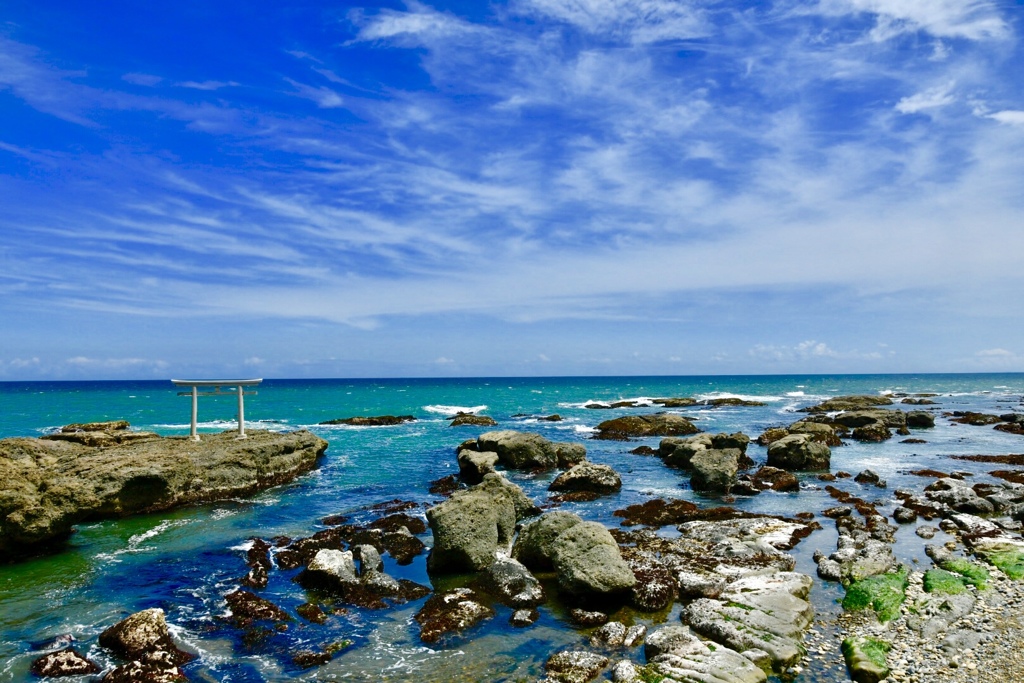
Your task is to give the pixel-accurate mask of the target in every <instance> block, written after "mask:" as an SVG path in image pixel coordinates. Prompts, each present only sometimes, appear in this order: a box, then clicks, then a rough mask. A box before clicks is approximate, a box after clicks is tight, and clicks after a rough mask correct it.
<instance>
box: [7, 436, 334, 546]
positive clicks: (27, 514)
mask: <svg viewBox="0 0 1024 683" xmlns="http://www.w3.org/2000/svg"><path fill="white" fill-rule="evenodd" d="M73 427H74V429H69V428H65V429H63V430H61V432H59V433H58V434H56V435H53V436H52V437H43V438H40V439H34V438H13V439H2V440H0V550H3V551H5V552H14V553H16V554H17V553H20V552H25V551H29V550H31V549H33V548H36V547H38V546H40V545H43V544H47V543H51V542H55V541H59V540H60V539H62V538H63V537H65V536H67V535H68V534H69V533H70V532H71V531H72V528H73V527H74V525H75V524H79V523H82V522H87V521H92V520H98V519H106V518H112V517H124V516H127V515H131V514H136V513H143V512H154V511H158V510H168V509H171V508H176V507H180V506H183V505H188V504H191V503H199V502H205V501H211V500H218V499H222V498H231V497H235V496H241V495H249V494H252V493H255V492H256V491H260V490H263V489H265V488H269V487H271V486H276V485H278V484H282V483H285V482H288V481H291V480H292V479H294V478H295V477H297V476H299V475H301V474H304V473H306V472H309V471H310V470H312V469H313V468H314V467H316V463H317V460H318V458H319V457H320V456H321V455H323V453H324V451H326V450H327V442H326V441H324V440H323V439H321V438H319V437H317V436H314V435H313V434H311V433H309V432H307V431H297V432H291V433H287V434H281V433H274V432H266V431H253V432H249V435H248V438H246V439H237V438H236V432H234V431H228V432H223V433H221V434H210V435H203V437H202V441H198V442H197V441H192V440H190V439H188V438H186V437H161V436H158V435H156V434H150V433H144V432H132V431H129V429H128V423H127V422H108V423H93V424H84V425H74V426H73Z"/></svg>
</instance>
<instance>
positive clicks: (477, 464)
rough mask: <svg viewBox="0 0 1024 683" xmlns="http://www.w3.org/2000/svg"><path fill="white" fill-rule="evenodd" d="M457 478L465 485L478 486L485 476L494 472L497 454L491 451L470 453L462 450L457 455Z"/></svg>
mask: <svg viewBox="0 0 1024 683" xmlns="http://www.w3.org/2000/svg"><path fill="white" fill-rule="evenodd" d="M458 461H459V476H460V477H461V478H462V480H463V481H464V482H466V483H467V484H479V483H480V482H481V481H483V479H484V475H485V474H489V473H491V472H494V471H495V470H494V466H495V465H497V464H498V454H497V453H494V452H493V451H485V452H483V453H481V452H479V451H471V450H468V449H463V450H460V451H459V454H458Z"/></svg>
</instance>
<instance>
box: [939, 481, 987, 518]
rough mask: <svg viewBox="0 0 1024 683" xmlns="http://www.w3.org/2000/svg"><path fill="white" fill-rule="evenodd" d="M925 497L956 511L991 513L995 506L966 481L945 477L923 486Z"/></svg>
mask: <svg viewBox="0 0 1024 683" xmlns="http://www.w3.org/2000/svg"><path fill="white" fill-rule="evenodd" d="M924 495H925V497H927V498H928V499H929V500H932V501H935V502H938V503H942V504H944V505H947V506H949V507H950V508H952V509H953V510H956V511H957V512H967V513H971V514H991V513H993V512H995V506H994V505H993V504H992V503H991V502H989V501H988V500H985V499H984V498H982V497H981V496H979V495H978V494H977V493H975V492H974V489H972V488H971V487H970V486H969V485H968V484H967V483H965V482H963V481H961V480H959V479H953V478H951V477H946V478H944V479H939V480H938V481H935V482H934V483H931V484H929V485H928V486H926V487H925V494H924Z"/></svg>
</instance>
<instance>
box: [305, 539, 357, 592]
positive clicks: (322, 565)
mask: <svg viewBox="0 0 1024 683" xmlns="http://www.w3.org/2000/svg"><path fill="white" fill-rule="evenodd" d="M297 578H298V580H299V582H300V583H301V584H302V585H304V586H306V587H308V588H322V589H326V590H332V589H333V590H338V589H342V588H345V587H347V586H350V585H352V584H356V583H359V575H358V574H357V573H356V563H355V560H354V559H353V555H352V551H350V550H337V549H326V548H325V549H323V550H318V551H317V553H316V555H314V556H313V560H312V561H311V562H310V563H309V565H308V566H307V567H306V568H305V569H304V570H303V571H302V572H301V573H300V574H299V576H298V577H297Z"/></svg>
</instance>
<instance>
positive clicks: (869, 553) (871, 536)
mask: <svg viewBox="0 0 1024 683" xmlns="http://www.w3.org/2000/svg"><path fill="white" fill-rule="evenodd" d="M836 529H837V530H838V531H839V539H838V541H837V542H836V548H837V549H836V551H835V552H834V553H832V554H831V555H829V556H828V557H825V556H824V555H823V554H817V555H815V560H816V561H817V562H818V576H820V577H821V578H823V579H826V580H828V581H840V582H842V583H843V585H849V584H851V583H855V582H857V581H862V580H863V579H866V578H869V577H872V576H877V575H879V574H884V573H886V572H889V571H891V570H893V569H894V568H895V567H896V564H897V563H896V558H895V556H894V555H893V553H892V543H893V541H894V540H895V533H896V529H895V528H894V527H893V526H892V525H890V524H888V523H886V521H885V518H884V517H881V516H879V515H869V516H868V517H867V518H866V519H865V520H864V521H863V522H862V521H860V519H858V518H857V517H855V516H853V515H844V516H841V517H838V518H837V519H836Z"/></svg>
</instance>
